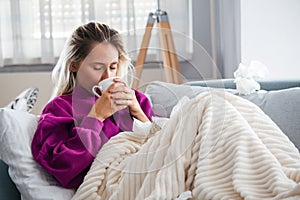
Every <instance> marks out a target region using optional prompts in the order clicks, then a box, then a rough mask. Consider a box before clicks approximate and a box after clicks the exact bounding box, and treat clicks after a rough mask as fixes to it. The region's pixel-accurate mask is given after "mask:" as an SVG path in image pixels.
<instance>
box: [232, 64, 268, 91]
mask: <svg viewBox="0 0 300 200" xmlns="http://www.w3.org/2000/svg"><path fill="white" fill-rule="evenodd" d="M267 74H268V68H267V67H266V66H265V65H264V64H263V63H261V62H259V61H251V63H250V65H249V66H246V65H244V64H242V63H240V65H239V67H238V69H237V70H236V71H235V72H234V74H233V75H234V77H235V80H234V82H235V83H236V89H237V91H238V93H239V94H241V95H248V94H251V93H254V92H255V91H257V90H260V85H259V83H258V82H257V80H259V79H262V78H264V77H265V76H266V75H267Z"/></svg>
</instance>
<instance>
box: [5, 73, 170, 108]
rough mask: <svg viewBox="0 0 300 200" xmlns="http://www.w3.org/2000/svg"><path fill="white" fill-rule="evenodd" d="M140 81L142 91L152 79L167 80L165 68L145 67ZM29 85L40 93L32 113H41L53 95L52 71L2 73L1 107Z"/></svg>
mask: <svg viewBox="0 0 300 200" xmlns="http://www.w3.org/2000/svg"><path fill="white" fill-rule="evenodd" d="M141 79H142V80H141V81H140V88H138V89H139V90H141V91H144V90H145V87H146V86H147V84H148V83H149V82H150V81H154V80H165V76H164V71H163V69H161V68H160V69H159V68H158V69H144V70H143V72H142V76H141ZM29 87H37V88H39V95H38V99H37V102H36V104H35V106H34V107H33V110H32V113H34V114H40V113H41V111H42V109H43V107H44V106H45V104H46V103H47V102H48V100H49V99H50V97H51V93H52V88H53V84H52V80H51V72H30V73H0V94H1V98H0V107H4V106H6V105H7V104H8V103H9V102H11V101H12V100H13V99H14V98H15V97H16V96H18V95H19V94H20V93H21V92H22V91H23V90H25V89H27V88H29Z"/></svg>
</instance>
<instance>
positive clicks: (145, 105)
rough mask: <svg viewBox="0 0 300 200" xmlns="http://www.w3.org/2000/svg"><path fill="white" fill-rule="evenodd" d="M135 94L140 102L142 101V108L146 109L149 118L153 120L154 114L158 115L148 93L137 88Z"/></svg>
mask: <svg viewBox="0 0 300 200" xmlns="http://www.w3.org/2000/svg"><path fill="white" fill-rule="evenodd" d="M135 95H136V98H137V100H138V102H139V103H140V106H141V108H142V110H143V111H144V113H145V115H146V116H147V117H148V119H149V120H151V117H152V116H157V115H156V114H155V113H154V112H153V109H152V105H151V102H150V100H149V99H148V97H147V96H146V95H144V94H143V93H142V92H140V91H138V90H135Z"/></svg>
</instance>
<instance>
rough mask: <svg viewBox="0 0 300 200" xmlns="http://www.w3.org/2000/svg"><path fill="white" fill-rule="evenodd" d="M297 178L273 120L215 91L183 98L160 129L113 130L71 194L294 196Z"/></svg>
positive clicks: (298, 194) (288, 146) (298, 167)
mask: <svg viewBox="0 0 300 200" xmlns="http://www.w3.org/2000/svg"><path fill="white" fill-rule="evenodd" d="M78 162H80V161H78ZM299 181H300V155H299V152H298V150H297V149H296V147H295V146H294V145H293V144H292V143H291V142H290V140H289V139H288V138H287V137H286V136H285V135H284V134H283V133H282V132H281V130H280V129H279V128H278V127H277V126H276V125H275V124H274V123H273V122H272V120H271V119H270V118H269V117H268V116H267V115H265V114H264V113H263V112H262V111H261V110H260V109H259V108H258V107H257V106H255V105H254V104H252V103H250V102H249V101H247V100H244V99H242V98H240V97H237V96H234V95H232V94H229V93H224V92H221V91H213V92H206V93H202V94H200V95H198V96H197V97H195V98H193V99H191V100H186V101H183V102H180V105H178V106H177V107H176V110H175V111H174V112H173V113H172V115H171V117H170V119H169V120H168V121H167V123H165V125H164V126H162V127H161V129H160V128H158V129H157V126H156V125H155V123H154V125H153V128H152V130H151V131H150V133H149V134H148V133H147V134H145V133H137V132H122V133H120V134H119V135H117V136H115V137H113V138H112V139H111V140H110V141H109V142H108V143H106V144H105V145H104V146H103V147H102V149H101V150H100V151H99V153H98V154H97V156H96V158H95V161H94V162H93V164H92V166H91V169H90V171H89V172H88V174H87V175H86V177H85V179H84V182H83V183H82V185H81V186H80V187H79V189H78V190H77V192H76V194H75V196H74V197H73V199H76V200H77V199H82V200H87V199H122V200H123V199H124V200H125V199H128V200H133V199H175V198H176V197H178V196H179V195H180V194H182V193H183V192H185V191H191V192H192V199H264V200H266V199H299V198H300V185H299V184H298V183H299Z"/></svg>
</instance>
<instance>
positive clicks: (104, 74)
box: [101, 67, 112, 80]
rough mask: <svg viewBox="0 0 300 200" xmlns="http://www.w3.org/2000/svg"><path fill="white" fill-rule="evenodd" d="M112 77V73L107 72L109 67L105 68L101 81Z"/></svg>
mask: <svg viewBox="0 0 300 200" xmlns="http://www.w3.org/2000/svg"><path fill="white" fill-rule="evenodd" d="M111 76H112V73H111V72H110V70H109V67H106V69H105V71H104V72H103V74H102V75H101V80H104V79H107V78H109V77H111Z"/></svg>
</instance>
